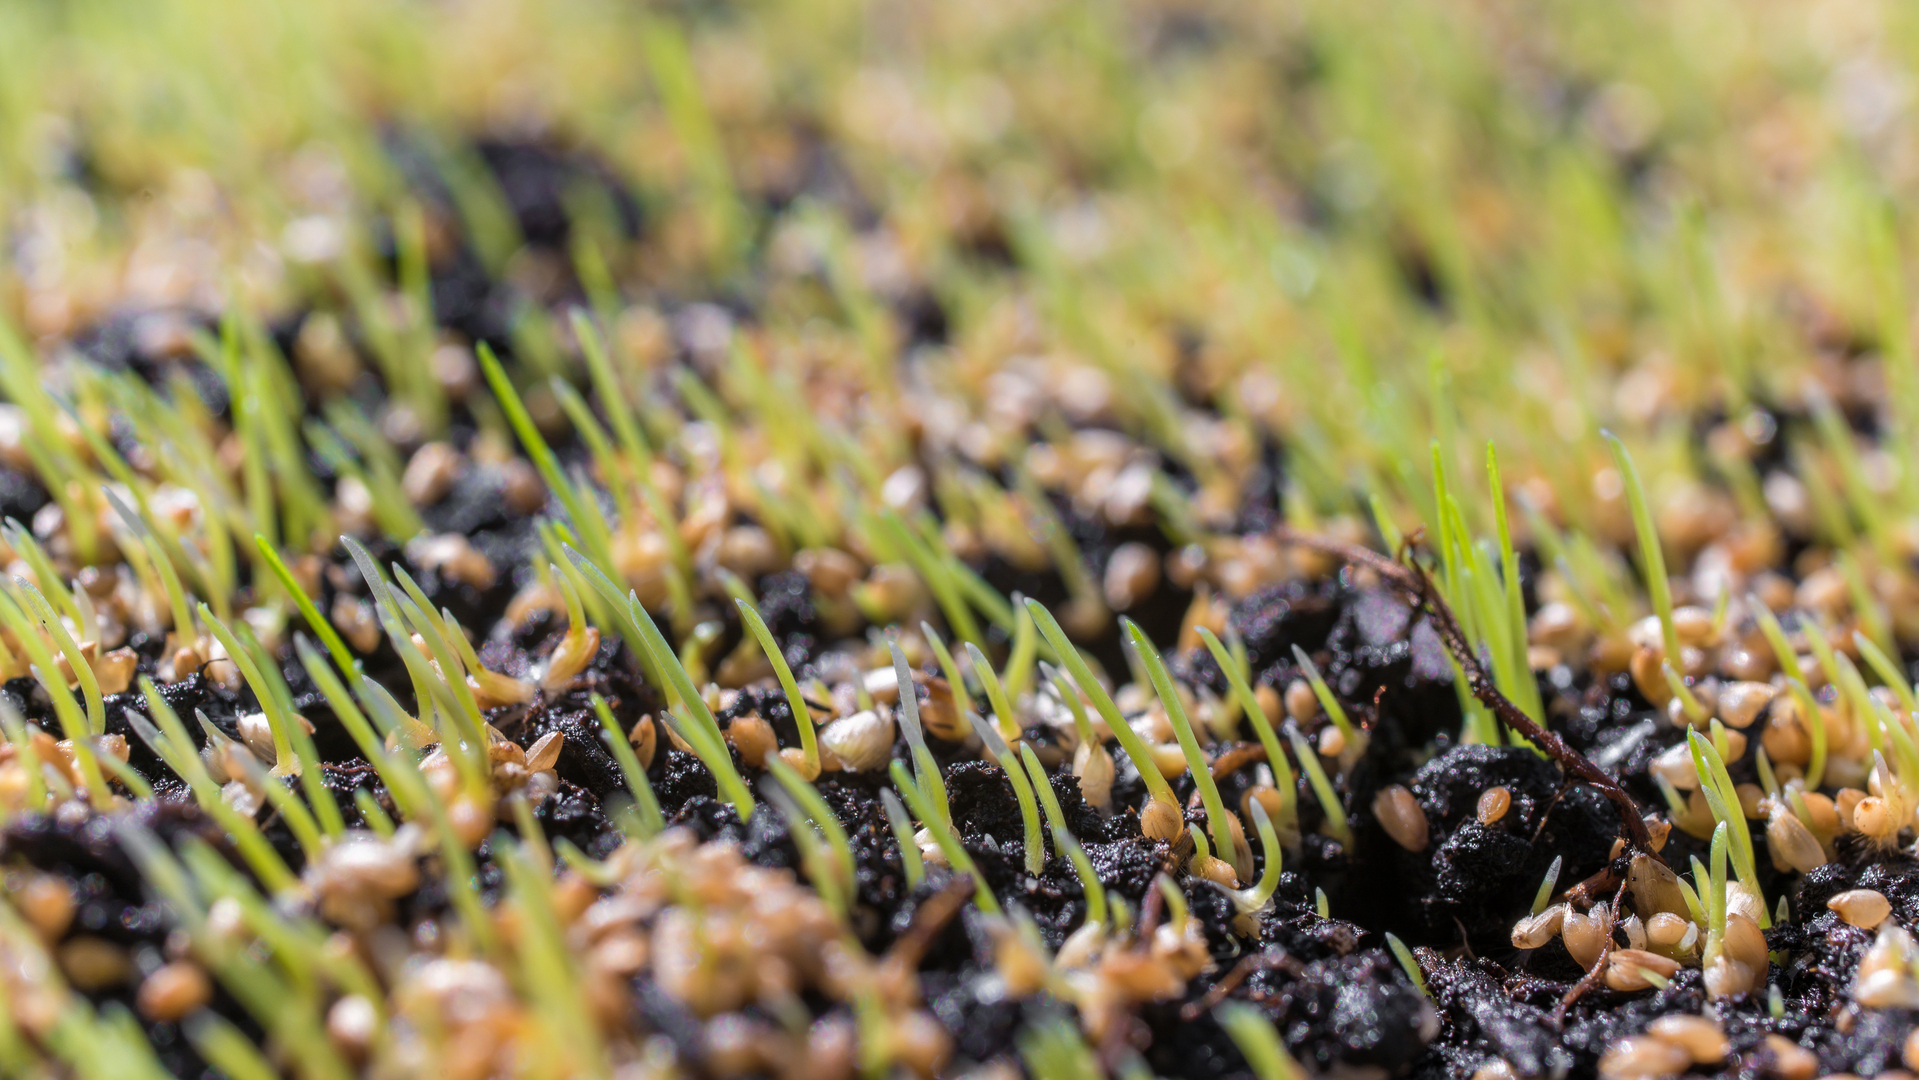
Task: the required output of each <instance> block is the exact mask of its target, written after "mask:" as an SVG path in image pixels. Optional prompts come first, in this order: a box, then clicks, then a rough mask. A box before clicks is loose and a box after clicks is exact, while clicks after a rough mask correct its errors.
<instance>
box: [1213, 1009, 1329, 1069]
mask: <svg viewBox="0 0 1919 1080" xmlns="http://www.w3.org/2000/svg"><path fill="white" fill-rule="evenodd" d="M1213 1015H1214V1016H1215V1017H1216V1018H1217V1019H1218V1020H1219V1026H1220V1027H1223V1028H1225V1029H1226V1034H1228V1035H1230V1036H1232V1039H1233V1045H1235V1046H1237V1047H1239V1052H1240V1053H1241V1054H1243V1055H1245V1057H1246V1063H1247V1064H1248V1065H1251V1066H1252V1067H1253V1075H1254V1076H1256V1077H1258V1078H1259V1080H1307V1076H1306V1070H1305V1069H1304V1068H1302V1067H1300V1064H1299V1062H1298V1061H1297V1060H1296V1059H1294V1057H1293V1055H1292V1054H1290V1053H1288V1052H1287V1050H1286V1043H1285V1041H1284V1040H1282V1039H1281V1038H1280V1037H1279V1031H1278V1029H1276V1028H1274V1027H1273V1022H1272V1021H1271V1020H1268V1019H1266V1014H1265V1013H1263V1012H1261V1011H1260V1010H1259V1007H1258V1006H1256V1005H1248V1004H1246V1003H1245V1002H1243V1001H1229V1002H1227V1003H1225V1004H1223V1005H1221V1006H1220V1007H1219V1008H1218V1009H1215V1010H1214V1011H1213Z"/></svg>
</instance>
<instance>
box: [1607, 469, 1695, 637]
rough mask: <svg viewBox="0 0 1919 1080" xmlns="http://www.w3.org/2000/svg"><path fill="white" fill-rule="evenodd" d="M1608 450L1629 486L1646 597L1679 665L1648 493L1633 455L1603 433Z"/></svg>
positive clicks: (1669, 591)
mask: <svg viewBox="0 0 1919 1080" xmlns="http://www.w3.org/2000/svg"><path fill="white" fill-rule="evenodd" d="M1600 435H1601V436H1603V437H1604V438H1605V440H1606V442H1607V444H1608V445H1609V446H1611V447H1612V456H1613V465H1614V467H1616V468H1617V469H1618V470H1619V478H1620V480H1621V481H1622V482H1623V483H1624V484H1625V486H1626V504H1627V506H1628V507H1629V508H1630V509H1631V511H1632V525H1633V531H1634V532H1635V533H1637V534H1638V536H1639V565H1640V570H1641V572H1642V573H1643V574H1644V576H1645V578H1646V593H1647V595H1649V596H1651V597H1652V608H1653V613H1654V614H1656V615H1658V616H1659V631H1660V640H1661V641H1662V642H1663V643H1664V644H1665V648H1666V658H1667V659H1669V660H1672V661H1674V663H1675V664H1677V663H1678V662H1679V660H1680V654H1679V630H1678V627H1676V626H1675V625H1674V624H1673V620H1672V589H1671V587H1670V586H1669V585H1668V583H1667V581H1666V555H1665V552H1663V551H1662V550H1660V547H1659V533H1658V531H1657V530H1656V529H1654V527H1653V520H1652V510H1651V509H1650V508H1649V507H1648V506H1647V505H1646V489H1645V487H1644V486H1643V485H1641V484H1640V482H1639V470H1638V468H1636V467H1635V466H1634V465H1633V462H1632V455H1631V454H1628V453H1627V452H1626V444H1625V443H1623V442H1620V441H1619V437H1618V436H1617V435H1614V434H1613V433H1612V432H1610V431H1602V432H1600Z"/></svg>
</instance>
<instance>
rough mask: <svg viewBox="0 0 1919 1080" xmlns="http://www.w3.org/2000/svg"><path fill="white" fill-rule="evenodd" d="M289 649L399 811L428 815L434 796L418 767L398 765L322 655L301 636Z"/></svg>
mask: <svg viewBox="0 0 1919 1080" xmlns="http://www.w3.org/2000/svg"><path fill="white" fill-rule="evenodd" d="M293 652H294V655H296V656H297V657H299V660H300V666H301V667H302V668H304V669H306V673H307V677H308V678H309V679H312V680H313V685H314V686H315V687H316V688H317V689H318V690H319V691H320V694H321V696H322V697H324V698H325V699H326V702H327V705H328V706H329V707H330V708H331V709H332V710H333V716H334V718H335V719H337V720H338V721H339V722H340V725H341V726H342V727H344V728H346V729H347V734H348V735H350V736H352V738H353V743H354V745H355V746H357V747H359V749H360V753H361V755H362V756H364V757H365V758H366V759H367V761H368V762H370V763H371V764H372V765H373V768H374V771H375V772H377V773H379V774H380V778H381V780H383V781H384V782H385V783H386V787H387V791H388V792H389V793H390V794H391V795H392V796H393V802H394V804H395V805H396V806H398V807H399V809H400V813H401V814H403V815H404V816H405V817H407V818H408V819H415V818H426V817H428V816H429V811H428V804H429V802H431V801H433V800H434V795H433V793H432V790H431V789H430V788H428V787H427V784H426V780H425V778H424V777H423V776H422V775H421V774H420V771H419V770H418V769H416V768H413V767H412V765H411V763H408V764H405V765H402V764H401V763H399V762H397V761H396V760H394V757H393V755H392V754H390V753H388V752H387V748H386V742H385V740H384V739H382V738H381V735H380V733H378V732H376V731H375V730H374V727H373V724H372V722H371V721H369V720H368V719H367V716H366V714H365V713H364V712H362V711H361V709H360V706H359V703H358V702H356V701H354V699H353V696H352V695H351V694H350V693H348V692H347V688H346V684H345V683H342V682H341V681H340V678H339V676H337V675H335V674H334V673H333V670H332V669H331V668H329V667H328V666H327V663H326V659H325V658H324V657H322V656H321V655H320V653H319V651H318V650H316V649H314V647H313V644H312V643H311V642H309V641H308V640H307V639H306V638H305V636H303V635H296V636H295V637H294V639H293ZM351 677H353V678H359V675H358V673H357V672H356V673H354V674H353V675H352V676H351ZM361 790H364V789H361ZM356 797H357V796H356Z"/></svg>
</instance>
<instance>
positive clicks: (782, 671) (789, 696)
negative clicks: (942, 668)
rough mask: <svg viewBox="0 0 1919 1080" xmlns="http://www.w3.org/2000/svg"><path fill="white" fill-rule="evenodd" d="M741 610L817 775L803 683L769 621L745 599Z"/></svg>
mask: <svg viewBox="0 0 1919 1080" xmlns="http://www.w3.org/2000/svg"><path fill="white" fill-rule="evenodd" d="M733 603H734V604H736V605H737V606H738V607H739V609H740V621H741V622H743V623H745V624H746V628H747V630H748V631H749V632H751V633H752V635H753V640H755V641H757V642H759V646H760V650H761V651H762V652H764V653H765V654H766V660H767V662H768V663H770V664H772V665H773V674H774V675H775V676H777V677H778V678H779V681H780V689H781V690H783V691H785V693H786V704H787V707H788V708H790V709H792V710H793V726H794V727H797V728H798V729H799V731H800V751H801V752H802V753H803V754H805V755H806V769H807V771H808V772H810V773H812V774H813V775H814V776H818V775H819V772H820V746H819V738H818V736H817V735H816V734H815V732H814V730H813V710H812V708H811V707H810V706H808V705H807V704H806V698H805V697H804V696H803V695H802V694H801V693H800V684H799V682H798V681H796V680H795V679H794V678H793V669H792V668H791V667H789V666H788V665H787V663H786V656H785V654H783V653H782V652H780V645H779V642H777V641H775V640H773V631H772V630H770V629H768V628H767V626H766V620H765V619H762V618H760V613H759V611H758V610H757V609H755V608H754V607H753V605H752V604H750V603H748V602H747V601H745V600H744V599H735V600H734V601H733ZM912 692H913V684H912V683H911V682H904V683H901V684H900V693H901V694H903V695H904V694H911V693H912Z"/></svg>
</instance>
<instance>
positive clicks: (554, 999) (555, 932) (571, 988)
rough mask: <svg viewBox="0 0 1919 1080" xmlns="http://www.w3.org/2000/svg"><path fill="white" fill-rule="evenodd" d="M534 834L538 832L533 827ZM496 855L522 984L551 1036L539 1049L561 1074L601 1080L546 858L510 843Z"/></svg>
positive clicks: (596, 1040)
mask: <svg viewBox="0 0 1919 1080" xmlns="http://www.w3.org/2000/svg"><path fill="white" fill-rule="evenodd" d="M522 804H523V803H522ZM528 817H529V820H530V818H531V815H530V814H529V815H528ZM534 831H535V833H537V832H538V827H537V826H535V827H534ZM498 851H499V856H500V859H499V861H500V865H501V869H502V870H504V871H505V873H506V884H507V892H508V895H509V896H510V897H511V899H512V902H513V906H514V907H515V908H516V909H517V911H518V913H519V915H520V916H521V918H520V920H519V923H518V926H519V931H520V932H519V934H518V935H517V936H516V937H515V939H514V951H515V954H516V955H517V957H518V959H519V961H520V964H519V967H520V982H521V983H522V984H523V985H524V986H525V987H526V994H527V997H528V998H529V999H530V1000H531V1002H532V1006H533V1010H534V1012H535V1014H536V1015H538V1016H539V1017H540V1019H541V1021H543V1025H542V1026H544V1027H545V1028H547V1029H548V1032H549V1035H548V1037H547V1038H546V1039H545V1040H543V1045H545V1046H547V1047H549V1048H551V1052H557V1053H558V1054H560V1055H561V1059H562V1060H561V1064H560V1068H561V1070H562V1071H563V1072H566V1073H571V1074H573V1075H586V1076H599V1077H604V1076H606V1075H608V1073H609V1070H608V1068H607V1065H606V1060H605V1057H606V1055H605V1049H604V1047H603V1046H602V1044H601V1041H600V1031H599V1027H598V1025H597V1024H595V1023H594V1021H593V1020H592V1016H593V1011H592V1009H591V1008H590V1007H589V1005H588V1003H587V1001H586V997H585V994H584V992H583V989H582V988H583V986H584V982H583V980H582V978H581V973H580V971H579V969H578V963H577V961H576V960H575V958H574V954H573V952H572V951H571V950H569V949H568V948H567V945H566V940H565V933H566V932H565V929H564V927H563V926H562V924H561V921H560V916H559V913H558V912H557V911H555V910H554V908H553V901H552V895H551V892H550V889H551V881H552V867H551V864H550V857H549V859H548V860H547V861H545V862H543V861H541V860H540V859H538V858H537V857H530V856H529V855H528V854H527V853H526V852H525V851H523V850H521V848H520V846H519V845H515V844H511V843H501V844H499V845H498Z"/></svg>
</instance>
